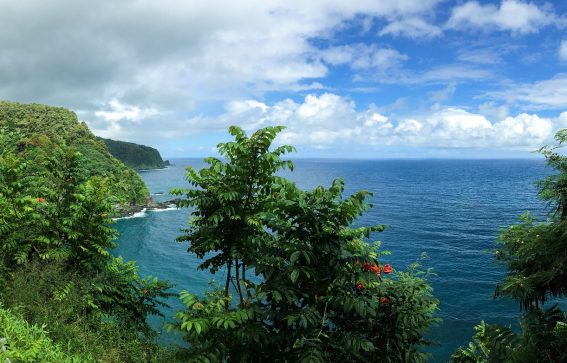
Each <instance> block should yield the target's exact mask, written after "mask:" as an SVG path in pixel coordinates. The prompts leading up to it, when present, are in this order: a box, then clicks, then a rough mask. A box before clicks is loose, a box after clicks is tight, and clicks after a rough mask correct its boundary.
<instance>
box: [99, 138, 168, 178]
mask: <svg viewBox="0 0 567 363" xmlns="http://www.w3.org/2000/svg"><path fill="white" fill-rule="evenodd" d="M97 139H98V140H101V141H102V142H104V143H105V144H106V147H107V148H108V150H109V151H110V153H111V154H112V156H114V157H115V158H117V159H118V160H120V161H122V162H123V163H124V164H126V165H127V166H129V167H131V168H132V169H136V170H141V169H161V168H164V167H165V165H166V164H165V162H164V161H163V159H162V158H161V155H160V154H159V151H158V150H157V149H154V148H153V147H149V146H145V145H138V144H135V143H133V142H126V141H117V140H111V139H104V138H102V137H97Z"/></svg>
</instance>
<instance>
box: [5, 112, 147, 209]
mask: <svg viewBox="0 0 567 363" xmlns="http://www.w3.org/2000/svg"><path fill="white" fill-rule="evenodd" d="M8 133H11V134H12V136H13V137H6V136H5V134H8ZM14 133H15V134H14ZM0 135H3V136H2V137H1V138H0V149H2V150H7V149H10V150H12V152H13V153H14V156H17V157H18V158H20V159H22V160H24V161H30V162H32V163H35V162H37V161H41V162H43V158H42V157H41V156H37V155H30V153H29V152H28V151H29V149H37V148H42V149H48V148H55V147H58V146H62V145H66V146H69V147H74V148H75V150H76V151H78V152H79V154H78V155H77V160H76V170H75V178H77V180H76V181H78V182H84V181H86V180H88V179H89V178H90V177H92V176H99V177H102V178H105V179H107V180H108V188H109V189H110V193H111V195H112V196H113V197H114V198H115V201H114V203H115V204H120V205H142V204H144V203H145V202H146V198H147V197H148V190H147V188H146V186H145V184H144V182H143V181H142V179H141V178H140V176H139V175H138V174H136V173H135V172H134V171H133V170H131V169H130V168H128V167H126V166H125V165H124V164H123V163H122V162H120V161H119V160H117V159H116V158H114V157H113V156H112V155H111V154H110V153H109V151H108V149H107V148H106V146H105V145H104V143H103V142H101V141H99V140H97V139H96V138H95V136H94V135H93V134H92V133H91V131H90V130H89V129H88V127H87V125H86V124H85V123H81V122H79V121H78V120H77V115H76V114H75V113H74V112H72V111H69V110H67V109H65V108H60V107H51V106H45V105H39V104H30V105H24V104H19V103H14V102H6V101H0ZM14 136H15V137H14ZM28 156H37V157H38V159H37V160H35V161H34V160H29V159H28Z"/></svg>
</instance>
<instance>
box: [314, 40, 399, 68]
mask: <svg viewBox="0 0 567 363" xmlns="http://www.w3.org/2000/svg"><path fill="white" fill-rule="evenodd" d="M319 55H320V57H321V60H322V61H323V62H325V63H327V64H329V65H333V66H336V65H343V64H348V65H349V66H350V67H351V68H352V69H354V70H368V69H377V70H386V69H389V68H393V67H397V66H399V65H400V64H401V63H402V62H404V61H406V60H407V59H408V56H407V55H405V54H401V53H400V52H398V51H397V50H395V49H390V48H379V47H378V46H376V45H375V44H372V45H366V44H355V45H343V46H337V47H332V48H327V49H324V50H321V51H320V52H319Z"/></svg>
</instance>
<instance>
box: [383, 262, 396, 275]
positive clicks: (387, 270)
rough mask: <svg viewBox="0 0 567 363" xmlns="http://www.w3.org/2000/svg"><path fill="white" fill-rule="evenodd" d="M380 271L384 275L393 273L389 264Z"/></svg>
mask: <svg viewBox="0 0 567 363" xmlns="http://www.w3.org/2000/svg"><path fill="white" fill-rule="evenodd" d="M382 271H383V272H384V273H385V274H389V273H390V272H392V271H394V269H393V268H392V266H390V264H389V263H387V264H385V265H384V267H382Z"/></svg>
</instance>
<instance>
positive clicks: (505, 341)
mask: <svg viewBox="0 0 567 363" xmlns="http://www.w3.org/2000/svg"><path fill="white" fill-rule="evenodd" d="M555 138H556V140H557V142H558V145H557V146H555V147H548V146H545V147H542V148H541V149H540V150H539V152H540V153H541V154H542V155H543V156H544V157H545V158H546V160H547V165H548V166H549V167H551V168H553V169H554V170H556V171H557V172H558V173H557V174H554V175H551V176H548V177H546V178H545V179H543V180H541V181H539V182H537V184H536V185H537V186H538V187H539V194H538V195H539V197H540V198H541V199H542V200H543V201H545V202H547V206H548V208H549V216H548V220H547V221H545V222H540V221H538V220H537V219H536V218H534V217H533V216H532V215H531V214H530V213H525V214H523V215H522V216H521V217H520V223H518V224H515V225H512V226H510V227H508V228H507V229H504V230H503V231H502V232H501V234H500V236H499V238H498V240H497V244H498V245H497V249H496V250H495V256H496V260H497V261H499V262H501V263H502V264H503V265H504V266H505V268H506V276H505V278H504V281H503V282H502V283H501V284H498V285H497V290H496V292H495V296H503V297H511V298H513V299H514V300H516V301H517V302H518V303H519V304H520V308H522V309H524V310H525V313H524V314H523V316H522V317H521V319H520V322H521V327H522V332H521V334H518V333H516V332H514V331H513V330H512V329H510V328H509V327H502V326H498V325H485V324H484V323H483V324H481V325H480V326H479V327H477V334H476V335H475V337H473V342H471V343H470V344H469V347H468V348H460V349H459V350H458V351H457V353H456V354H455V356H454V357H453V361H454V362H469V361H474V362H492V361H505V362H516V361H522V362H536V361H537V362H564V361H566V360H567V344H566V342H567V340H566V339H565V338H566V337H567V328H566V327H567V316H566V315H565V313H563V312H562V311H561V310H560V309H558V308H557V306H553V307H551V308H549V309H547V310H543V305H544V304H545V302H546V301H548V300H549V299H551V298H556V297H565V296H567V157H566V156H563V155H561V154H560V153H559V148H560V147H562V146H563V143H565V142H566V141H567V129H564V130H561V131H559V132H558V133H557V134H556V136H555ZM481 348H482V349H481ZM481 351H482V352H484V353H482V354H476V353H478V352H481ZM465 357H466V359H465ZM471 359H472V360H471ZM474 359H477V360H474Z"/></svg>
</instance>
